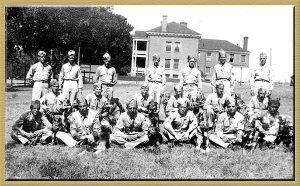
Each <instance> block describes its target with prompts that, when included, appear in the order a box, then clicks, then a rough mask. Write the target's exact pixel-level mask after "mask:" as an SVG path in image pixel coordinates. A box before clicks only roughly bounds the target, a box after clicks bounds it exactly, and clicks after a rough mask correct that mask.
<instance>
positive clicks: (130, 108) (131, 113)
mask: <svg viewBox="0 0 300 186" xmlns="http://www.w3.org/2000/svg"><path fill="white" fill-rule="evenodd" d="M127 113H128V115H129V116H130V117H131V118H132V117H134V116H136V114H137V107H135V106H132V105H129V106H128V107H127Z"/></svg>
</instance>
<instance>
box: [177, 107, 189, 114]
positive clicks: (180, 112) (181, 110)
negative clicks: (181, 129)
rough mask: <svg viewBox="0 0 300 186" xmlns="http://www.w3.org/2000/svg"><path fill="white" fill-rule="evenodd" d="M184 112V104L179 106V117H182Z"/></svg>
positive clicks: (185, 110) (185, 108)
mask: <svg viewBox="0 0 300 186" xmlns="http://www.w3.org/2000/svg"><path fill="white" fill-rule="evenodd" d="M186 112H187V106H186V104H182V105H180V106H179V108H178V113H179V114H180V115H184V114H186Z"/></svg>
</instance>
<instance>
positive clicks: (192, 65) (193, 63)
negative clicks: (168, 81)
mask: <svg viewBox="0 0 300 186" xmlns="http://www.w3.org/2000/svg"><path fill="white" fill-rule="evenodd" d="M195 65H196V59H195V58H193V57H192V58H190V60H189V67H190V68H194V67H195Z"/></svg>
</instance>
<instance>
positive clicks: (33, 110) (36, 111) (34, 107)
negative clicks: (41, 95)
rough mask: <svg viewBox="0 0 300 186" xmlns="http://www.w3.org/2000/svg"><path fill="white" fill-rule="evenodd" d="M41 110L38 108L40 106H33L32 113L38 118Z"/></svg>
mask: <svg viewBox="0 0 300 186" xmlns="http://www.w3.org/2000/svg"><path fill="white" fill-rule="evenodd" d="M39 110H40V106H38V105H33V106H32V107H31V113H32V114H33V115H34V116H36V115H37V114H38V112H39Z"/></svg>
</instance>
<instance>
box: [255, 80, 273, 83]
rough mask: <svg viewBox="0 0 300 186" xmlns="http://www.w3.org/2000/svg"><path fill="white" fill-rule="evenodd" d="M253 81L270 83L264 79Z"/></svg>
mask: <svg viewBox="0 0 300 186" xmlns="http://www.w3.org/2000/svg"><path fill="white" fill-rule="evenodd" d="M254 81H262V82H268V83H270V81H268V80H265V79H256V80H254Z"/></svg>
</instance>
